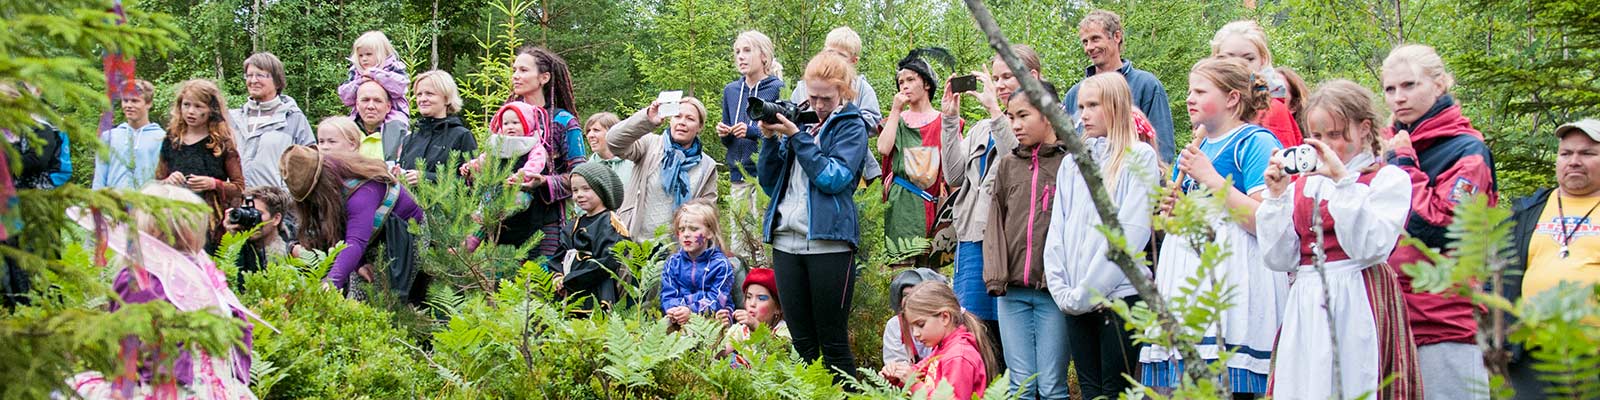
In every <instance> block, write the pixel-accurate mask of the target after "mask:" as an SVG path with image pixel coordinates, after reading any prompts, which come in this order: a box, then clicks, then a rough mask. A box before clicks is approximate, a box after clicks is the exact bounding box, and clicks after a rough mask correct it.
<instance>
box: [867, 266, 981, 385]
mask: <svg viewBox="0 0 1600 400" xmlns="http://www.w3.org/2000/svg"><path fill="white" fill-rule="evenodd" d="M904 309H905V318H906V320H907V321H909V325H910V326H911V336H912V337H913V338H915V339H916V340H917V341H919V342H922V344H924V345H926V346H928V347H929V348H932V349H933V353H932V354H930V355H929V356H928V358H926V359H923V360H922V361H920V362H918V363H917V364H916V365H910V364H906V363H892V364H889V365H884V366H883V370H882V371H880V372H879V373H880V374H882V375H884V376H885V377H888V378H891V379H893V380H896V381H898V382H899V383H900V384H901V385H902V386H906V388H907V389H909V390H910V391H911V392H912V393H916V392H917V391H926V392H927V393H928V396H929V398H932V396H933V391H934V389H935V388H937V387H938V386H939V385H941V384H948V385H950V387H951V389H953V391H954V394H955V397H954V398H957V399H970V398H972V397H973V395H978V394H982V393H983V391H984V390H985V389H987V388H988V386H989V380H991V379H994V377H995V376H996V375H999V371H998V370H990V368H989V367H988V366H990V365H994V362H995V361H994V356H993V354H994V351H993V350H991V349H990V347H992V346H993V343H990V342H989V335H988V334H987V333H986V332H985V330H986V329H987V328H985V327H984V324H983V321H980V320H978V317H977V316H976V315H972V313H970V312H967V311H965V310H963V309H961V304H959V303H958V302H957V301H956V293H955V291H953V290H951V289H950V285H949V284H946V283H945V282H943V281H928V282H923V283H921V284H918V285H917V286H915V287H913V288H912V289H911V295H910V296H907V297H906V299H905V306H904Z"/></svg>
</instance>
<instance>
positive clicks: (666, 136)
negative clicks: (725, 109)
mask: <svg viewBox="0 0 1600 400" xmlns="http://www.w3.org/2000/svg"><path fill="white" fill-rule="evenodd" d="M678 105H679V107H678V108H679V110H680V111H679V113H678V115H677V116H673V117H672V121H671V122H672V123H671V124H670V126H669V127H668V129H667V131H666V132H663V133H661V134H657V133H655V132H656V130H657V129H659V128H660V127H661V123H662V122H666V121H665V120H666V118H664V117H662V116H661V104H660V103H652V104H650V107H647V108H645V109H643V110H639V112H636V113H633V115H632V116H630V117H628V119H626V120H623V121H622V122H620V123H617V125H616V126H612V127H611V131H610V132H607V133H606V146H607V147H610V148H611V152H612V153H613V154H616V156H617V157H622V158H624V159H627V160H629V161H633V165H634V167H633V168H634V170H633V180H632V181H631V182H628V186H627V193H628V194H627V196H624V197H623V200H622V207H621V208H619V209H618V210H617V217H618V218H620V219H622V221H623V223H625V224H627V228H628V232H629V233H631V235H629V236H630V237H633V238H636V239H637V238H646V237H653V236H655V234H656V229H657V228H660V227H662V226H666V225H667V224H668V223H669V222H671V221H672V213H673V212H675V211H677V210H678V207H679V206H681V205H683V204H684V203H687V202H689V201H690V200H694V199H702V198H703V199H709V200H712V201H715V200H716V198H717V165H718V164H717V161H716V159H715V157H705V156H704V152H703V151H702V147H701V146H700V131H701V130H702V129H703V128H705V121H706V106H705V105H704V104H701V103H700V100H698V99H695V98H693V97H685V98H683V100H682V101H680V102H679V104H678Z"/></svg>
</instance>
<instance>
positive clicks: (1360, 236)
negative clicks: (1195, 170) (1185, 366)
mask: <svg viewBox="0 0 1600 400" xmlns="http://www.w3.org/2000/svg"><path fill="white" fill-rule="evenodd" d="M1374 161H1375V160H1374V158H1373V157H1372V156H1371V155H1370V154H1363V155H1360V156H1357V157H1356V159H1353V160H1351V161H1350V162H1349V163H1348V165H1346V166H1345V168H1346V170H1347V171H1349V174H1348V175H1347V176H1346V177H1345V178H1344V179H1341V180H1339V181H1338V182H1335V181H1333V180H1332V179H1330V178H1328V177H1325V176H1321V175H1316V176H1303V177H1296V178H1294V181H1293V183H1291V186H1290V187H1289V190H1285V193H1283V194H1280V195H1279V196H1277V197H1271V195H1270V194H1269V195H1268V197H1267V198H1266V199H1264V200H1263V201H1262V203H1261V207H1260V208H1258V209H1257V210H1256V221H1257V225H1256V226H1257V228H1256V237H1257V239H1258V240H1259V243H1260V245H1261V262H1262V264H1263V265H1265V266H1266V267H1267V268H1268V269H1271V270H1272V271H1293V272H1295V279H1294V285H1293V286H1292V287H1290V289H1289V298H1288V301H1287V303H1286V304H1285V307H1284V314H1283V326H1282V329H1281V330H1280V333H1279V336H1278V351H1277V352H1276V357H1277V360H1276V362H1274V363H1273V372H1272V393H1271V394H1272V397H1274V398H1279V399H1328V398H1331V397H1333V396H1334V394H1335V393H1336V389H1335V385H1338V387H1339V388H1341V389H1342V395H1343V396H1344V397H1345V398H1357V397H1359V396H1362V395H1363V394H1368V393H1374V392H1376V391H1377V390H1378V387H1379V384H1380V383H1381V382H1382V380H1383V378H1384V376H1383V375H1384V370H1385V369H1387V368H1386V366H1384V365H1382V364H1383V356H1382V355H1383V354H1384V353H1385V352H1384V351H1381V350H1382V349H1381V347H1382V346H1381V343H1380V342H1382V341H1383V339H1385V338H1386V337H1392V335H1385V334H1383V331H1384V329H1388V330H1394V329H1395V328H1393V327H1388V328H1383V329H1380V326H1381V325H1389V324H1382V323H1380V322H1381V321H1382V320H1383V318H1381V317H1382V316H1383V315H1388V316H1390V317H1393V316H1394V314H1396V313H1397V311H1398V310H1399V309H1400V307H1402V306H1399V304H1398V303H1399V298H1398V293H1397V291H1391V290H1383V289H1373V288H1372V287H1371V286H1369V285H1371V284H1380V285H1384V286H1383V287H1384V288H1391V287H1392V288H1398V287H1397V286H1393V285H1397V284H1398V283H1397V282H1396V281H1395V280H1394V279H1393V275H1392V274H1387V275H1372V274H1365V273H1364V272H1389V271H1365V270H1367V269H1369V268H1378V269H1386V268H1388V267H1387V266H1386V265H1385V264H1384V260H1385V259H1387V258H1388V257H1389V253H1390V252H1391V251H1393V250H1394V247H1395V243H1396V240H1398V238H1399V236H1400V233H1401V232H1402V230H1403V229H1405V220H1406V215H1407V214H1408V213H1409V212H1410V210H1411V207H1410V204H1411V179H1410V177H1409V176H1408V175H1407V174H1406V173H1405V172H1404V171H1402V170H1400V169H1399V168H1396V167H1393V166H1384V167H1383V168H1381V169H1379V170H1377V171H1375V172H1368V173H1366V174H1360V171H1361V170H1363V169H1365V168H1367V167H1368V166H1370V165H1371V164H1372V163H1373V162H1374ZM1312 201H1316V202H1318V203H1320V204H1321V205H1320V206H1319V207H1320V209H1319V213H1321V214H1322V220H1321V221H1319V222H1321V224H1320V225H1321V226H1322V228H1323V229H1324V230H1323V241H1322V249H1323V253H1324V254H1325V255H1326V258H1325V261H1324V263H1323V269H1324V271H1325V273H1326V275H1327V276H1326V280H1324V279H1323V277H1322V276H1320V275H1319V274H1318V273H1317V271H1316V269H1315V267H1314V266H1313V262H1312V260H1313V248H1314V247H1315V246H1316V242H1315V240H1316V239H1315V233H1313V232H1314V231H1313V230H1312V226H1313V225H1312V224H1311V215H1312V214H1311V209H1310V208H1311V206H1312V203H1311V202H1312ZM1291 221H1292V222H1291ZM1374 277H1379V278H1374ZM1324 288H1326V290H1327V291H1328V297H1329V298H1330V299H1331V302H1325V301H1324V298H1323V290H1324ZM1385 294H1386V295H1385ZM1378 297H1393V298H1390V299H1388V300H1387V301H1384V300H1385V299H1382V298H1378ZM1385 304H1387V305H1391V306H1389V307H1384V306H1382V305H1385ZM1324 306H1326V307H1327V308H1328V309H1331V310H1332V312H1333V317H1334V324H1335V326H1334V327H1333V328H1331V329H1330V328H1329V326H1328V323H1329V321H1328V315H1327V311H1326V310H1325V309H1324ZM1375 310H1377V313H1375V312H1374V311H1375ZM1375 315H1376V316H1375ZM1402 320H1403V319H1402ZM1400 325H1402V326H1403V325H1404V324H1403V323H1402V324H1400ZM1330 334H1334V335H1337V336H1338V338H1339V349H1338V351H1337V353H1338V354H1335V351H1334V348H1333V344H1332V340H1331V339H1330V337H1329V335H1330ZM1407 336H1409V335H1407ZM1408 339H1409V338H1408ZM1336 356H1337V357H1338V359H1339V366H1340V374H1339V375H1340V376H1339V378H1338V379H1337V381H1336V378H1335V377H1334V374H1333V361H1334V357H1336ZM1380 397H1381V398H1389V397H1387V396H1380Z"/></svg>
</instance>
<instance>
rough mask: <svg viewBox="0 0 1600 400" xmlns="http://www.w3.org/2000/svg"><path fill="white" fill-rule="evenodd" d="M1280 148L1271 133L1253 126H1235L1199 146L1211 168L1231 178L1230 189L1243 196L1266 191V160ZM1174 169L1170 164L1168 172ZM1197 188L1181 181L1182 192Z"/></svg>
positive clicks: (1174, 171) (1184, 180)
mask: <svg viewBox="0 0 1600 400" xmlns="http://www.w3.org/2000/svg"><path fill="white" fill-rule="evenodd" d="M1280 148H1283V145H1282V144H1279V143H1278V138H1277V137H1276V136H1272V131H1268V130H1267V128H1262V127H1260V126H1257V125H1255V124H1244V125H1239V127H1238V128H1233V130H1232V131H1229V132H1228V133H1227V134H1225V135H1222V136H1219V137H1215V138H1206V140H1205V141H1203V142H1201V143H1200V151H1201V152H1203V153H1206V157H1208V158H1210V159H1211V166H1212V167H1215V168H1216V169H1217V173H1218V174H1221V175H1222V176H1223V177H1226V178H1232V179H1233V188H1234V189H1239V192H1241V193H1244V194H1247V195H1248V194H1251V193H1254V192H1255V191H1257V190H1263V189H1266V188H1267V180H1266V177H1265V176H1264V175H1265V174H1266V172H1267V160H1269V159H1271V158H1272V152H1273V151H1276V150H1278V149H1280ZM1177 170H1178V166H1177V165H1173V166H1172V171H1173V172H1172V173H1174V174H1176V173H1177ZM1198 185H1199V183H1198V182H1195V180H1194V178H1191V177H1184V179H1183V186H1182V187H1183V191H1184V193H1188V192H1189V191H1190V190H1193V189H1195V187H1196V186H1198Z"/></svg>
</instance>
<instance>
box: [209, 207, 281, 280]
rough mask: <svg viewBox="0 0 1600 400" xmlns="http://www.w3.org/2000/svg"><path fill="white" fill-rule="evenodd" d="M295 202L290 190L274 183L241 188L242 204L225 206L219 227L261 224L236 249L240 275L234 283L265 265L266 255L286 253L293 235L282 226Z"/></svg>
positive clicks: (243, 227) (239, 228) (241, 228)
mask: <svg viewBox="0 0 1600 400" xmlns="http://www.w3.org/2000/svg"><path fill="white" fill-rule="evenodd" d="M293 206H294V202H293V201H291V200H290V199H289V192H287V191H284V190H283V188H280V187H277V186H257V187H253V188H250V189H247V190H245V191H244V203H243V204H241V205H240V206H239V207H236V208H231V209H228V212H227V213H226V214H225V215H226V218H223V220H222V227H223V228H224V229H227V231H228V232H242V231H247V230H250V228H255V227H257V226H260V229H258V230H256V233H255V234H253V235H250V240H248V241H246V242H245V244H244V246H243V247H242V248H240V249H239V258H238V261H237V262H238V264H239V276H238V277H237V279H236V282H233V283H234V284H235V285H243V284H244V273H245V272H255V271H260V270H262V269H265V268H266V267H267V257H268V256H273V257H282V256H285V255H289V254H290V253H291V249H293V246H294V236H293V234H292V233H290V232H289V230H288V229H285V228H284V223H283V220H284V216H285V215H286V214H287V213H289V212H292V211H291V209H290V207H293Z"/></svg>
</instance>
